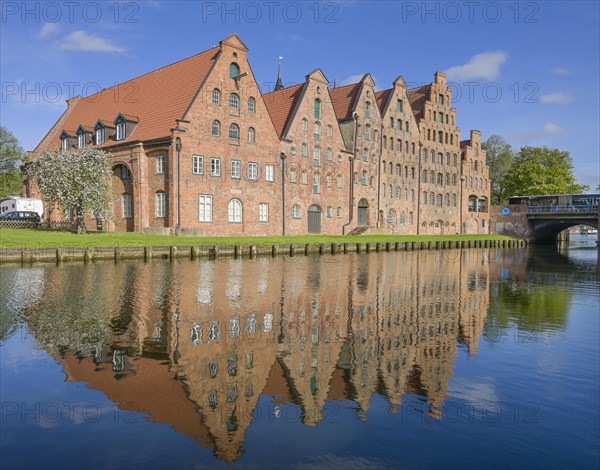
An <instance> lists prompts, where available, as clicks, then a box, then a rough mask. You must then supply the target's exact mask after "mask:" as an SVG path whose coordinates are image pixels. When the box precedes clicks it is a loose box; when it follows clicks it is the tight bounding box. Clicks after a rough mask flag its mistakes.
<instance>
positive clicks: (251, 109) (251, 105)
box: [248, 96, 256, 113]
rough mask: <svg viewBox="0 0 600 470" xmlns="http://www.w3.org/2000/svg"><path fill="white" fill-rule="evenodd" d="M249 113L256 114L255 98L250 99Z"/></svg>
mask: <svg viewBox="0 0 600 470" xmlns="http://www.w3.org/2000/svg"><path fill="white" fill-rule="evenodd" d="M248 112H249V113H254V112H256V99H255V98H254V97H253V96H251V97H250V98H248Z"/></svg>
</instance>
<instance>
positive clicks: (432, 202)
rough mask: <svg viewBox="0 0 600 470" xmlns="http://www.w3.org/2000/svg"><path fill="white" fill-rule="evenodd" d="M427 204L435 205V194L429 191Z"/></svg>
mask: <svg viewBox="0 0 600 470" xmlns="http://www.w3.org/2000/svg"><path fill="white" fill-rule="evenodd" d="M429 204H431V205H432V206H433V205H435V194H433V193H429Z"/></svg>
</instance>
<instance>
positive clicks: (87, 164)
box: [26, 149, 113, 233]
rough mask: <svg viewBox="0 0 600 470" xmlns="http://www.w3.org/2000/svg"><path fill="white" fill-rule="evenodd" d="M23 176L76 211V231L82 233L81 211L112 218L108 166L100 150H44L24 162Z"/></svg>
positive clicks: (52, 200)
mask: <svg viewBox="0 0 600 470" xmlns="http://www.w3.org/2000/svg"><path fill="white" fill-rule="evenodd" d="M26 174H27V177H28V178H30V179H31V180H32V181H36V182H37V184H38V187H39V190H40V192H41V193H42V194H43V195H44V198H45V199H46V200H47V201H48V202H50V203H55V204H58V206H59V207H61V208H62V209H64V210H66V209H67V208H72V209H74V210H75V213H76V215H77V233H85V231H86V229H85V212H86V211H88V210H90V211H93V212H94V213H95V214H96V216H97V217H100V218H102V219H105V220H110V219H112V212H111V206H112V199H113V196H112V185H111V176H112V170H111V165H110V162H109V159H108V154H107V153H105V152H103V151H102V150H97V149H84V150H81V151H77V152H69V151H67V152H64V151H54V152H46V153H44V154H43V155H41V156H40V157H39V158H37V159H35V160H33V161H31V162H29V163H28V164H27V166H26Z"/></svg>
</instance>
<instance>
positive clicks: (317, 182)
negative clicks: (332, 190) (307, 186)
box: [313, 173, 321, 194]
mask: <svg viewBox="0 0 600 470" xmlns="http://www.w3.org/2000/svg"><path fill="white" fill-rule="evenodd" d="M320 192H321V175H320V174H319V173H315V174H314V175H313V193H315V194H320Z"/></svg>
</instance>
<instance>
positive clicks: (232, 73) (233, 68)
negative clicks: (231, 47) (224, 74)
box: [229, 62, 240, 78]
mask: <svg viewBox="0 0 600 470" xmlns="http://www.w3.org/2000/svg"><path fill="white" fill-rule="evenodd" d="M239 74H240V66H239V65H238V64H236V63H235V62H232V63H231V65H229V78H235V77H237V76H238V75H239Z"/></svg>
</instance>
